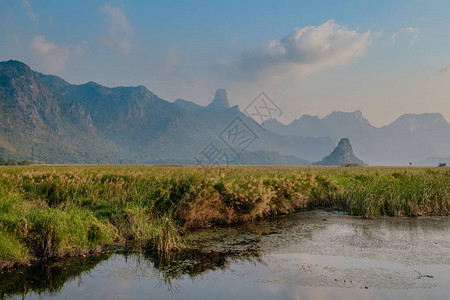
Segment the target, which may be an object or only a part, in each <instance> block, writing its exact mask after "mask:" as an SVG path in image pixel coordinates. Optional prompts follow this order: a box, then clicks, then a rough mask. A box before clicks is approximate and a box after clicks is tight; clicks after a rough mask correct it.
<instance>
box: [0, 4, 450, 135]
mask: <svg viewBox="0 0 450 300" xmlns="http://www.w3.org/2000/svg"><path fill="white" fill-rule="evenodd" d="M0 8H1V9H0V28H2V30H1V31H0V41H1V42H0V57H1V59H0V60H2V61H4V60H9V59H16V60H19V61H23V62H25V63H26V64H28V65H29V66H30V67H31V68H33V69H34V70H37V71H40V72H43V73H48V74H55V75H58V76H61V77H62V78H64V79H66V80H68V81H69V82H71V83H77V84H80V83H85V82H88V81H95V82H97V83H99V84H102V85H106V86H124V85H131V86H136V85H144V86H146V87H147V88H148V89H150V90H151V91H152V92H154V93H156V94H157V95H158V96H160V97H161V98H164V99H167V100H169V101H174V100H175V99H178V98H183V99H186V100H191V101H194V102H196V103H198V104H201V105H206V104H208V103H209V102H210V101H211V99H212V96H213V94H214V91H215V90H216V89H217V88H225V89H226V90H227V92H228V96H229V99H230V104H231V105H239V106H240V107H241V108H242V107H245V105H246V104H247V103H249V102H250V101H252V100H253V99H254V97H255V96H256V95H257V94H258V93H259V92H260V91H265V92H266V93H267V94H268V95H269V96H270V97H271V98H272V99H273V100H274V101H275V102H276V103H277V104H278V105H279V106H280V107H281V109H282V110H283V112H284V113H283V115H282V116H281V117H280V118H279V120H280V121H281V122H283V123H290V122H291V121H292V120H294V119H296V118H298V117H300V116H301V115H302V114H311V115H318V116H320V117H323V116H325V115H328V114H329V113H331V112H332V111H355V110H361V111H362V113H363V116H364V117H365V118H367V119H368V120H369V121H370V123H371V124H373V125H375V126H377V127H380V126H383V125H387V124H389V123H391V122H392V121H394V120H395V119H397V118H398V117H399V116H400V115H403V114H406V113H423V112H437V113H442V114H443V115H444V117H445V118H446V119H447V120H450V109H449V104H448V95H449V93H450V85H449V84H448V82H449V81H450V58H449V57H448V53H450V41H449V40H448V38H447V37H448V34H449V31H450V26H449V25H450V19H449V18H448V17H447V16H448V15H449V13H450V3H443V2H440V1H429V2H426V3H425V2H423V1H407V2H405V1H377V2H376V3H363V2H361V1H346V2H345V4H342V3H335V2H334V1H315V2H313V3H310V2H306V1H284V2H283V5H280V2H276V3H275V2H270V1H246V2H245V3H240V2H238V1H226V2H222V3H220V4H218V3H216V2H215V3H210V2H208V1H195V2H189V3H188V2H182V1H180V2H177V4H176V5H174V4H172V5H169V4H165V3H162V2H159V3H158V2H151V3H137V2H133V1H79V2H76V3H72V2H69V3H61V2H59V1H37V0H36V1H33V0H23V1H11V0H6V1H2V2H1V4H0Z"/></svg>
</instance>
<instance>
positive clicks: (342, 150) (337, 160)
mask: <svg viewBox="0 0 450 300" xmlns="http://www.w3.org/2000/svg"><path fill="white" fill-rule="evenodd" d="M348 164H352V165H353V164H354V165H360V166H364V165H366V163H365V162H363V161H362V160H360V159H359V158H357V157H356V155H355V153H353V149H352V145H351V144H350V141H349V139H348V138H343V139H341V140H340V141H339V144H338V146H337V147H336V148H335V149H334V150H333V152H331V153H330V155H328V156H326V157H325V158H324V159H322V160H321V161H318V162H316V163H314V165H319V166H343V165H348Z"/></svg>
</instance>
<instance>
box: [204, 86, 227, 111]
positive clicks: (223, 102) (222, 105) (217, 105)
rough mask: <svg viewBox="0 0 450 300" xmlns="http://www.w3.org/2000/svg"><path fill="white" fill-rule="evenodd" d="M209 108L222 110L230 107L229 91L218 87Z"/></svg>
mask: <svg viewBox="0 0 450 300" xmlns="http://www.w3.org/2000/svg"><path fill="white" fill-rule="evenodd" d="M208 108H211V109H216V110H222V109H228V108H230V103H229V102H228V97H227V91H226V90H224V89H218V90H217V91H216V94H215V95H214V99H213V101H212V102H211V103H210V104H209V105H208Z"/></svg>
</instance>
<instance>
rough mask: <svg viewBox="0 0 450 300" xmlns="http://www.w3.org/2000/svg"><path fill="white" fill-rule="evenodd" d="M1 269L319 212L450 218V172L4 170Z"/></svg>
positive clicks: (176, 243) (174, 242)
mask: <svg viewBox="0 0 450 300" xmlns="http://www.w3.org/2000/svg"><path fill="white" fill-rule="evenodd" d="M0 174H1V175H0V267H1V268H0V269H1V270H4V269H6V268H10V267H11V266H18V265H21V264H22V265H26V264H29V263H30V262H35V261H43V260H45V259H50V258H54V257H58V258H59V257H70V256H79V255H87V254H89V253H96V252H99V251H100V252H101V251H103V250H104V249H105V248H109V247H111V246H113V247H114V246H119V247H123V246H125V245H127V244H132V245H135V246H136V247H138V248H146V249H150V250H153V251H155V252H159V253H169V252H172V251H177V250H180V249H185V248H186V245H185V244H184V241H183V235H184V233H185V232H186V231H192V230H195V229H197V228H209V227H214V226H229V225H233V224H239V223H248V222H252V221H255V220H258V219H265V218H269V217H273V216H277V215H285V214H292V213H295V212H298V211H309V210H315V209H318V208H319V209H320V208H322V209H328V210H337V211H343V212H346V213H348V214H349V215H352V216H360V217H363V218H377V217H380V216H396V217H401V216H409V217H414V216H433V215H436V216H438V215H443V216H445V215H448V214H449V212H450V169H449V168H414V169H413V168H398V167H391V168H384V167H383V168H378V167H325V168H324V167H230V168H227V169H215V168H211V169H209V170H206V171H205V170H204V169H203V168H202V167H192V166H187V167H172V166H171V167H159V166H157V167H152V166H89V167H86V166H27V167H2V168H0Z"/></svg>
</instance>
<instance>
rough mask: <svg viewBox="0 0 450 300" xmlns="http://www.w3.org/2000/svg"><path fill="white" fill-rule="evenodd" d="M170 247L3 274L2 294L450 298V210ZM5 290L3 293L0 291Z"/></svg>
mask: <svg viewBox="0 0 450 300" xmlns="http://www.w3.org/2000/svg"><path fill="white" fill-rule="evenodd" d="M189 241H190V243H191V245H192V248H193V249H194V250H192V251H189V252H182V253H179V254H177V255H176V256H171V257H156V256H154V255H152V254H151V253H132V254H125V253H113V254H104V255H102V256H100V257H90V258H85V259H73V260H69V261H64V262H53V263H50V264H46V265H37V266H33V267H30V268H26V269H22V270H19V271H16V272H13V273H8V274H3V275H1V276H0V290H2V295H3V297H4V298H7V299H8V298H13V299H15V298H17V299H21V298H22V297H23V296H24V297H25V299H42V298H47V297H51V298H53V299H83V298H84V299H216V300H217V299H231V298H234V299H255V298H256V299H326V298H330V299H350V298H351V299H424V298H429V299H449V295H450V217H426V218H425V217H424V218H413V219H410V218H381V219H377V220H364V219H359V218H354V217H350V216H345V215H339V214H329V213H325V212H315V213H309V214H296V215H291V216H286V217H280V218H275V219H272V220H269V221H261V222H257V223H255V224H252V225H246V226H239V227H232V228H216V229H209V230H202V231H198V232H196V233H195V234H191V235H190V236H189ZM0 298H2V296H0Z"/></svg>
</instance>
